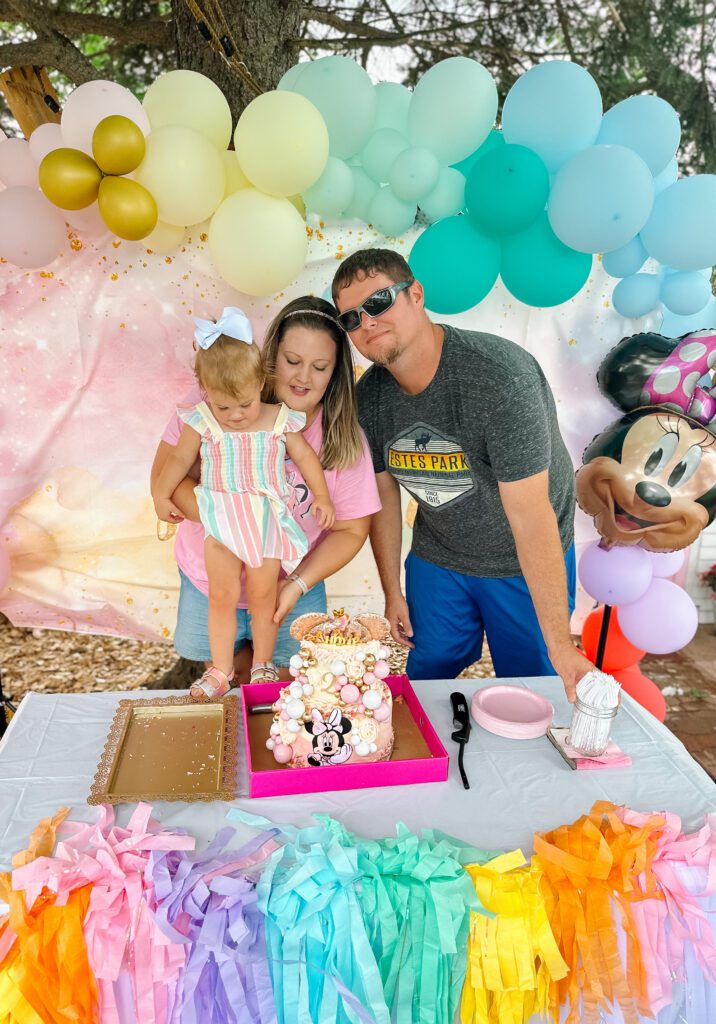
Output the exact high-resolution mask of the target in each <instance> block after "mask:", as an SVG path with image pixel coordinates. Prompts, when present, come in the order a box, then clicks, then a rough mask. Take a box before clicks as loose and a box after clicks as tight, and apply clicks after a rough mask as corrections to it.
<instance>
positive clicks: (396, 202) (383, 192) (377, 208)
mask: <svg viewBox="0 0 716 1024" xmlns="http://www.w3.org/2000/svg"><path fill="white" fill-rule="evenodd" d="M416 213H417V210H416V206H415V203H404V202H403V200H402V199H398V197H397V196H396V195H395V193H394V192H393V190H392V188H391V187H390V185H383V187H382V188H380V189H378V192H377V193H376V195H375V197H374V199H373V201H372V202H371V204H370V208H369V210H368V222H369V223H370V224H372V225H373V227H374V228H375V229H376V231H380V232H382V234H384V235H402V234H403V232H404V231H407V230H408V228H411V227H412V226H413V222H414V221H415V214H416Z"/></svg>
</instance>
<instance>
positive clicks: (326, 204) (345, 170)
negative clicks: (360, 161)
mask: <svg viewBox="0 0 716 1024" xmlns="http://www.w3.org/2000/svg"><path fill="white" fill-rule="evenodd" d="M352 199H353V174H352V168H350V167H349V166H348V164H347V163H345V162H344V161H343V160H339V159H338V158H337V157H335V156H329V157H328V161H327V163H326V166H325V169H324V171H323V174H322V175H321V177H320V178H319V179H318V181H317V182H315V183H314V184H313V185H311V187H310V188H309V189H306V191H305V192H304V193H303V201H304V203H305V204H306V209H307V210H310V211H311V212H312V213H318V214H320V215H321V216H322V217H340V216H341V214H342V213H343V211H344V210H345V209H346V208H347V207H348V206H349V205H350V202H351V200H352Z"/></svg>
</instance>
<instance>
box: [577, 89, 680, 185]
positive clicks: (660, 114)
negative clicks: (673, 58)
mask: <svg viewBox="0 0 716 1024" xmlns="http://www.w3.org/2000/svg"><path fill="white" fill-rule="evenodd" d="M680 140H681V122H680V121H679V115H678V114H677V113H676V111H675V110H674V108H673V107H672V106H671V104H670V103H667V102H666V100H662V99H661V97H660V96H629V97H628V98H627V99H625V100H622V101H621V103H617V104H616V106H614V107H612V108H611V110H608V111H607V112H606V114H605V115H604V117H603V118H602V126H601V128H600V129H599V135H598V136H597V144H598V145H607V146H627V147H628V148H629V149H633V150H634V152H635V153H638V154H639V156H640V157H641V158H642V160H643V161H644V163H645V164H646V166H647V167H648V168H649V170H650V171H651V173H652V174H653V175H654V177H656V175H657V174H660V173H661V171H663V170H664V168H665V167H666V166H667V164H668V163H669V161H670V160H672V159H673V158H674V154H675V153H676V150H677V149H678V148H679V142H680Z"/></svg>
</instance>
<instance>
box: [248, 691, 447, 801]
mask: <svg viewBox="0 0 716 1024" xmlns="http://www.w3.org/2000/svg"><path fill="white" fill-rule="evenodd" d="M385 682H386V683H387V684H388V686H389V687H390V691H391V693H392V694H393V697H394V698H395V697H402V698H403V700H402V701H401V702H399V703H398V704H394V705H393V725H394V727H395V748H394V750H393V754H392V756H391V759H390V760H389V761H373V762H369V763H368V764H346V765H321V766H320V767H315V768H314V767H310V768H288V767H286V766H285V765H279V764H277V763H276V762H275V761H274V759H273V754H272V753H271V751H270V750H267V749H266V740H267V739H268V736H269V725H270V724H271V715H270V714H268V713H266V714H257V715H250V714H249V711H248V709H249V708H250V707H252V706H253V705H254V704H272V703H273V702H274V701H275V700H276V699H277V698H278V696H279V693H280V690H281V688H282V687H283V686H286V685H287V683H286V682H283V683H254V684H253V685H251V686H242V687H241V703H242V710H243V717H244V736H245V739H246V758H247V768H248V777H249V796H251V797H262V796H291V795H293V794H296V793H323V792H326V791H330V790H339V789H370V788H371V787H375V786H407V785H412V784H413V783H418V782H444V781H445V780H446V779H447V777H448V755H447V751H446V750H445V747H444V746H443V745H442V743H441V742H440V739H439V737H438V734H437V733H436V732H435V729H433V727H432V725H431V724H430V720H429V718H428V716H427V715H426V714H425V711H424V710H423V707H422V705H421V703H420V701H419V700H418V698H417V697H416V695H415V690H413V688H412V686H411V685H410V681H409V679H408V677H407V676H388V678H387V679H386V680H385Z"/></svg>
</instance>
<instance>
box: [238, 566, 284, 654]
mask: <svg viewBox="0 0 716 1024" xmlns="http://www.w3.org/2000/svg"><path fill="white" fill-rule="evenodd" d="M279 566H280V562H279V560H278V559H277V558H266V559H264V563H263V565H261V566H259V567H258V568H257V569H252V568H251V567H250V566H248V565H247V566H246V591H247V597H248V602H249V612H250V613H251V635H252V637H253V642H254V665H256V664H258V663H259V662H266V661H271V660H272V658H273V651H274V647H275V646H276V636H277V634H278V625H277V624H276V623H275V622H274V621H273V617H274V613H275V611H276V592H277V589H278V571H279Z"/></svg>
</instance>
